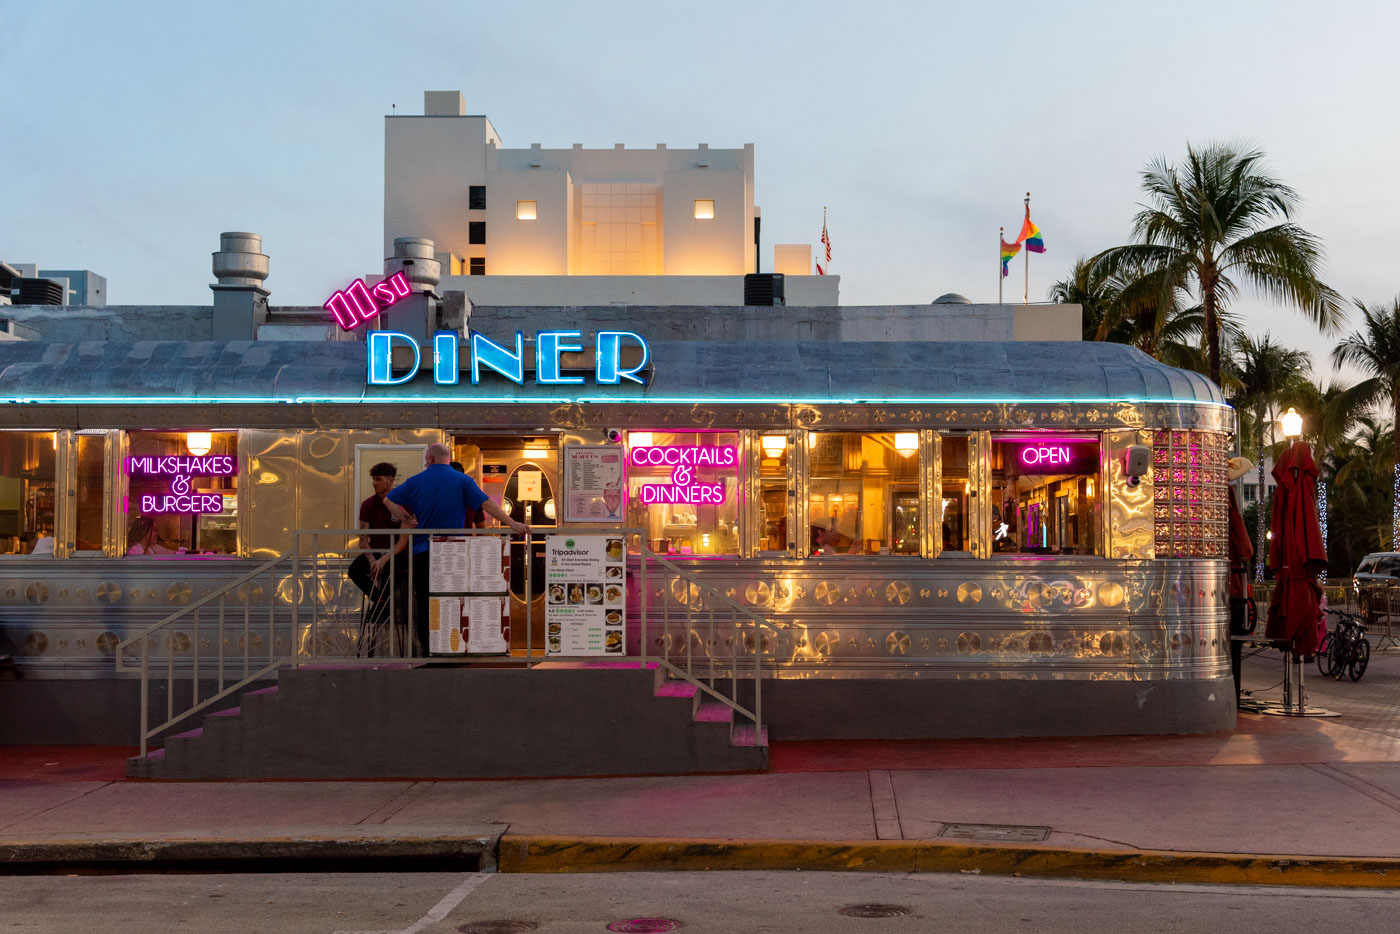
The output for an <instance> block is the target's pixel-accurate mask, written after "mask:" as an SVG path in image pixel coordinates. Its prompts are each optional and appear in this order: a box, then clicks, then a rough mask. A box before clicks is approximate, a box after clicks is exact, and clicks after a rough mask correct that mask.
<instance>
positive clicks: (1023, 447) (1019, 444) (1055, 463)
mask: <svg viewBox="0 0 1400 934" xmlns="http://www.w3.org/2000/svg"><path fill="white" fill-rule="evenodd" d="M1000 443H1001V444H1004V445H1006V446H1007V447H1009V448H1010V449H1011V452H1009V453H1011V456H1013V457H1014V458H1015V459H1016V464H1017V465H1018V466H1019V467H1020V468H1021V472H1022V473H1032V474H1092V473H1097V472H1098V469H1099V445H1098V442H1096V441H1078V440H1062V441H1003V442H1000Z"/></svg>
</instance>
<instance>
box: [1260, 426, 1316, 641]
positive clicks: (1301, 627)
mask: <svg viewBox="0 0 1400 934" xmlns="http://www.w3.org/2000/svg"><path fill="white" fill-rule="evenodd" d="M1274 480H1275V482H1277V483H1278V490H1277V492H1275V493H1274V514H1273V522H1272V529H1273V533H1274V538H1273V541H1272V542H1271V543H1270V547H1269V567H1270V568H1271V569H1273V572H1274V595H1273V599H1272V600H1270V601H1269V622H1268V626H1267V627H1266V628H1265V635H1267V636H1268V637H1269V638H1270V639H1275V640H1278V641H1288V642H1290V643H1291V644H1292V649H1293V655H1294V657H1295V658H1296V657H1298V656H1301V655H1311V654H1312V653H1313V651H1314V650H1315V649H1316V648H1317V637H1318V606H1319V604H1320V603H1321V602H1322V588H1321V587H1319V586H1318V583H1317V576H1318V575H1319V574H1321V573H1322V572H1323V571H1324V570H1326V568H1327V549H1326V547H1325V546H1324V545H1323V543H1322V529H1321V528H1320V527H1319V526H1318V521H1317V464H1316V463H1314V462H1313V456H1312V451H1311V450H1310V449H1309V448H1308V446H1307V445H1306V444H1304V443H1303V442H1301V441H1295V442H1293V445H1292V446H1291V447H1290V448H1289V449H1288V450H1287V451H1286V452H1285V453H1284V455H1283V456H1282V457H1280V458H1279V459H1278V461H1277V462H1276V463H1275V464H1274Z"/></svg>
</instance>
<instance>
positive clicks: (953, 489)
mask: <svg viewBox="0 0 1400 934" xmlns="http://www.w3.org/2000/svg"><path fill="white" fill-rule="evenodd" d="M939 458H940V460H941V461H942V464H943V523H942V525H943V528H942V530H941V535H942V537H943V551H944V552H970V551H972V525H971V523H969V522H968V505H969V502H968V501H969V497H970V496H971V493H972V475H971V473H970V472H969V470H968V464H969V461H968V441H967V436H966V435H944V436H943V437H942V438H941V439H939Z"/></svg>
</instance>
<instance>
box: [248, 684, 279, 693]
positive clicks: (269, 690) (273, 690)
mask: <svg viewBox="0 0 1400 934" xmlns="http://www.w3.org/2000/svg"><path fill="white" fill-rule="evenodd" d="M243 693H244V694H276V693H277V685H275V684H274V685H273V686H272V687H270V688H258V689H257V690H256V691H244V692H243Z"/></svg>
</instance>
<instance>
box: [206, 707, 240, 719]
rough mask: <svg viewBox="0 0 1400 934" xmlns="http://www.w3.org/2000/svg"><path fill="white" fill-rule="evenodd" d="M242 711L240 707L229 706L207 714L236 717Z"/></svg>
mask: <svg viewBox="0 0 1400 934" xmlns="http://www.w3.org/2000/svg"><path fill="white" fill-rule="evenodd" d="M242 712H243V708H242V707H230V708H229V709H228V710H216V711H214V712H213V713H211V714H209V715H208V716H211V717H236V716H238V715H239V714H241V713H242Z"/></svg>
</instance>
